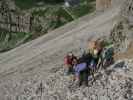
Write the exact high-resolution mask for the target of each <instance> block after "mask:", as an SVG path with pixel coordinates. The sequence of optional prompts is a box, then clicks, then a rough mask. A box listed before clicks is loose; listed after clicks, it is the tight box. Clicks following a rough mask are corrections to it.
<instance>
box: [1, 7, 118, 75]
mask: <svg viewBox="0 0 133 100" xmlns="http://www.w3.org/2000/svg"><path fill="white" fill-rule="evenodd" d="M118 13H119V8H113V9H111V10H109V11H107V12H105V13H103V14H101V15H99V16H96V17H94V18H92V19H91V20H90V19H88V20H87V19H86V18H84V19H82V21H81V22H79V24H76V23H75V24H74V27H75V28H73V29H71V30H69V29H67V30H69V31H66V32H65V33H64V30H62V32H60V31H58V29H57V30H56V31H55V32H52V33H51V34H48V35H46V36H43V37H40V38H38V39H36V40H33V41H31V42H29V43H27V44H24V45H22V46H20V47H18V48H16V49H14V50H12V51H9V52H7V53H5V54H1V55H0V74H3V73H4V74H6V72H7V73H8V71H9V72H10V71H11V72H16V71H18V70H23V69H26V68H27V69H28V68H32V67H33V68H34V67H35V66H36V67H37V66H39V65H38V64H41V63H42V62H43V63H45V62H46V63H45V65H47V64H48V63H47V62H49V61H50V60H52V59H51V56H52V55H54V54H55V55H56V54H57V55H59V56H62V53H66V52H67V51H69V50H67V49H66V47H67V46H68V45H70V46H69V48H70V50H71V49H74V48H75V46H76V43H75V42H74V41H75V39H76V40H80V39H83V38H84V37H90V36H101V35H103V34H105V33H106V34H108V33H109V31H110V29H111V28H112V27H113V24H114V23H115V21H116V20H117V15H118ZM103 19H104V20H103ZM81 23H82V24H81ZM75 25H77V26H75ZM54 33H55V35H53V34H54ZM46 40H48V41H47V42H46ZM60 51H62V53H59V52H60ZM57 60H58V59H57ZM54 61H56V59H54ZM52 63H53V62H52ZM46 69H47V67H46Z"/></svg>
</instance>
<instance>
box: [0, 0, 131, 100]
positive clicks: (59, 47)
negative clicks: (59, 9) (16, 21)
mask: <svg viewBox="0 0 133 100" xmlns="http://www.w3.org/2000/svg"><path fill="white" fill-rule="evenodd" d="M129 1H132V0H129ZM126 7H127V6H126ZM120 8H121V6H118V5H117V6H114V7H112V8H111V9H108V10H107V11H104V12H99V14H96V15H95V16H94V15H92V16H90V15H87V16H85V17H82V18H81V19H78V20H76V21H74V22H72V23H70V24H67V25H66V26H63V27H61V28H59V29H56V30H55V31H52V32H51V33H49V34H47V35H45V36H42V37H40V38H38V39H36V40H33V41H30V42H29V43H26V44H24V45H22V46H20V47H18V48H16V49H13V50H11V51H9V52H6V53H3V54H0V90H1V91H0V100H132V99H133V95H132V94H133V75H132V72H133V67H132V66H133V60H132V59H121V60H119V61H116V62H115V63H114V64H113V65H111V66H109V67H108V68H106V69H101V70H99V72H98V73H97V74H96V75H95V76H96V81H95V82H93V84H92V82H91V81H89V87H81V88H79V87H77V85H76V83H75V82H73V81H72V80H71V76H64V74H63V70H64V69H63V65H62V62H63V57H64V55H65V54H66V53H67V52H69V51H73V52H74V53H75V54H77V55H80V52H79V51H80V49H79V48H80V47H81V45H84V42H86V39H88V38H97V37H103V36H107V37H109V36H110V37H109V38H111V39H110V40H111V41H113V42H114V44H117V45H119V47H120V48H121V47H122V46H123V45H124V44H125V40H127V39H130V38H131V39H132V37H127V35H130V34H131V30H130V28H131V26H130V25H129V24H128V23H124V22H123V21H125V19H127V18H126V17H125V18H122V23H124V24H122V27H123V25H124V28H122V29H121V27H118V26H121V22H120V20H119V19H120V18H121V16H120V13H121V9H120ZM127 20H128V19H127ZM125 26H129V27H125ZM119 28H120V29H121V30H120V32H119ZM127 29H128V30H127ZM124 30H127V31H126V32H127V33H125V31H124ZM110 32H111V35H110ZM128 32H129V33H128ZM121 33H122V34H121ZM53 34H54V35H53ZM123 34H124V39H123ZM125 35H126V38H125ZM131 35H132V34H131ZM121 37H122V38H121ZM121 43H122V45H121ZM127 47H128V46H127ZM115 49H116V51H117V49H119V48H117V46H116V48H115ZM125 51H126V50H125Z"/></svg>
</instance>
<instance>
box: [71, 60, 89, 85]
mask: <svg viewBox="0 0 133 100" xmlns="http://www.w3.org/2000/svg"><path fill="white" fill-rule="evenodd" d="M73 64H74V72H75V79H76V80H77V81H78V85H79V86H81V85H82V84H83V83H84V84H85V85H86V86H88V76H89V73H88V67H87V63H85V62H82V63H81V62H79V60H77V59H74V60H73Z"/></svg>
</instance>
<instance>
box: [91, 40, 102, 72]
mask: <svg viewBox="0 0 133 100" xmlns="http://www.w3.org/2000/svg"><path fill="white" fill-rule="evenodd" d="M102 49H103V47H102V42H101V41H99V40H95V41H91V42H89V50H88V51H89V52H88V54H89V55H90V56H91V58H90V59H89V60H90V61H89V63H90V64H89V68H90V69H91V70H92V71H93V72H95V71H96V70H97V69H98V68H99V66H100V60H101V59H100V57H101V53H102Z"/></svg>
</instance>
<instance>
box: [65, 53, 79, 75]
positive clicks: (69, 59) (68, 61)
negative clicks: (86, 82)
mask: <svg viewBox="0 0 133 100" xmlns="http://www.w3.org/2000/svg"><path fill="white" fill-rule="evenodd" d="M73 59H77V57H76V56H74V54H73V53H72V52H69V53H68V54H67V55H66V56H65V58H64V65H65V74H66V75H69V74H72V73H73Z"/></svg>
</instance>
